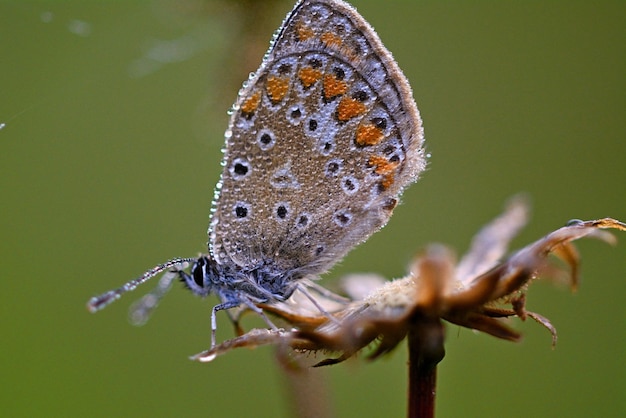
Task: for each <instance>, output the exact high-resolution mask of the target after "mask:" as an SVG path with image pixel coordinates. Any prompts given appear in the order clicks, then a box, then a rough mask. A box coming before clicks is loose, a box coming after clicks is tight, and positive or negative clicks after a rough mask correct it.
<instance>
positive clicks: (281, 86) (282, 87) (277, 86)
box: [265, 76, 289, 103]
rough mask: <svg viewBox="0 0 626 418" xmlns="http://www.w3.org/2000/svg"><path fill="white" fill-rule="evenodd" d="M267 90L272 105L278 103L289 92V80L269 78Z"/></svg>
mask: <svg viewBox="0 0 626 418" xmlns="http://www.w3.org/2000/svg"><path fill="white" fill-rule="evenodd" d="M265 88H266V90H267V95H268V96H269V98H270V100H271V101H272V103H278V102H280V101H281V100H282V99H283V98H284V97H285V95H286V94H287V90H289V78H288V77H275V76H270V77H268V78H267V84H266V86H265Z"/></svg>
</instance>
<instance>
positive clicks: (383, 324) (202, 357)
mask: <svg viewBox="0 0 626 418" xmlns="http://www.w3.org/2000/svg"><path fill="white" fill-rule="evenodd" d="M527 216H528V210H527V205H526V204H525V203H524V201H523V200H522V199H519V198H518V199H514V200H513V201H512V202H511V203H510V204H509V205H508V207H507V208H506V210H505V211H504V213H503V214H502V215H500V216H499V217H498V218H496V219H495V220H493V221H492V222H491V223H489V224H488V225H487V226H485V227H484V228H483V229H482V230H481V231H480V232H479V233H478V234H477V235H476V237H475V238H474V240H473V242H472V245H471V248H470V250H469V252H468V253H467V254H466V255H465V256H464V257H462V258H461V260H460V261H459V262H458V263H457V262H456V259H455V256H454V253H453V252H452V251H451V250H450V249H448V248H447V247H445V246H443V245H440V244H433V245H429V246H428V247H426V249H425V250H424V251H423V252H422V253H421V254H419V255H418V256H417V257H416V259H415V260H414V261H413V263H412V264H411V268H410V271H409V274H408V275H407V276H406V277H404V278H401V279H396V280H393V281H384V280H383V279H382V278H377V277H375V276H371V275H362V276H358V277H349V278H346V280H344V284H345V288H346V293H347V294H348V295H349V296H350V299H349V300H348V299H342V298H340V297H338V296H336V295H333V294H332V293H330V292H327V291H325V290H324V289H322V288H320V287H319V286H316V285H314V284H312V283H311V284H310V286H311V290H312V291H314V292H315V293H317V294H319V298H318V299H317V303H318V304H319V305H320V306H321V307H323V309H324V310H325V311H327V312H329V314H327V315H322V314H320V310H319V307H316V306H313V304H312V303H311V302H310V301H308V300H306V299H304V298H302V299H298V298H292V299H290V300H289V301H287V302H285V303H280V304H273V305H259V306H260V307H261V308H262V309H264V310H265V311H266V312H269V313H272V314H273V315H275V316H277V317H279V318H281V319H282V320H284V321H285V322H286V323H287V324H289V326H290V328H289V329H288V330H286V329H281V330H266V329H253V330H251V331H249V332H248V333H245V334H242V335H240V336H239V337H236V338H233V339H231V340H227V341H225V342H223V343H222V344H219V345H217V346H216V347H214V348H213V349H211V350H208V351H205V352H202V353H200V354H197V355H195V356H194V357H192V358H193V359H195V360H198V361H203V362H206V361H211V360H213V359H214V358H216V357H217V356H219V355H221V354H224V353H226V352H228V351H230V350H231V349H233V348H237V347H256V346H261V345H267V344H274V345H277V346H279V347H281V348H283V349H286V348H290V349H292V350H291V351H290V352H291V353H298V352H305V353H310V352H321V353H328V352H333V353H338V354H339V355H338V356H337V357H331V358H326V359H325V360H322V361H319V362H318V363H317V364H316V366H321V365H329V364H334V363H338V362H341V361H343V360H345V359H347V358H350V357H352V356H353V355H355V354H356V353H358V352H360V351H361V350H363V349H364V348H365V347H368V346H370V345H373V346H374V349H373V351H372V352H371V353H370V354H369V358H370V359H373V358H376V357H379V356H380V355H382V354H384V353H387V352H389V351H390V350H392V349H393V348H395V347H396V346H397V345H398V343H400V342H401V341H402V340H403V339H404V338H405V337H406V336H407V334H408V333H409V332H414V333H416V335H418V336H419V338H420V339H421V343H420V344H421V347H422V350H423V351H424V352H423V355H424V356H425V357H426V358H428V359H430V360H429V361H432V362H433V363H436V362H438V361H439V360H440V359H441V358H443V340H444V336H443V332H442V329H443V328H442V320H445V321H447V322H450V323H453V324H456V325H459V326H462V327H466V328H470V329H473V330H478V331H482V332H484V333H487V334H490V335H492V336H494V337H498V338H502V339H505V340H510V341H518V340H519V339H520V338H521V335H520V334H519V332H517V331H516V330H514V329H513V328H511V327H510V326H509V325H508V324H506V323H505V321H503V319H505V318H510V317H518V318H520V319H522V320H525V319H526V318H528V317H530V318H531V319H533V320H535V321H537V322H538V323H540V324H541V325H543V326H544V327H546V328H547V329H548V330H549V331H550V332H551V334H552V343H553V344H555V343H556V339H557V334H556V329H555V328H554V326H553V325H552V324H551V323H550V321H549V320H548V319H547V318H545V317H543V316H541V315H540V314H538V313H535V312H530V311H527V310H526V308H525V305H526V294H527V290H528V286H529V284H530V283H531V282H532V281H533V280H535V279H538V278H543V277H550V278H553V279H558V280H567V281H568V283H569V285H570V287H571V288H572V289H576V288H577V286H578V283H579V272H578V265H579V256H578V253H577V251H576V249H575V247H574V246H573V245H572V243H571V242H572V241H574V240H576V239H579V238H582V237H586V236H589V237H595V238H599V239H601V240H603V241H606V242H608V243H614V242H615V241H616V240H615V238H614V237H613V235H611V234H610V233H608V232H607V231H603V229H610V228H612V229H619V230H626V224H624V223H622V222H619V221H616V220H614V219H610V218H604V219H599V220H592V221H580V220H573V221H570V222H568V224H567V225H566V226H564V227H562V228H560V229H557V230H556V231H554V232H552V233H550V234H548V235H546V236H545V237H543V238H541V239H539V240H537V241H536V242H534V243H532V244H530V245H528V246H526V247H524V248H522V249H521V250H519V251H517V252H514V253H513V254H512V255H510V256H508V258H506V259H504V261H500V260H501V259H502V257H503V256H504V255H505V253H506V251H507V247H508V244H509V242H510V241H511V239H512V238H513V237H514V236H515V235H516V234H517V232H518V231H519V230H520V229H521V228H522V227H523V226H524V224H525V223H526V221H527ZM550 255H554V256H556V258H558V259H560V260H562V261H563V262H564V263H561V264H558V265H557V264H555V263H553V262H552V260H551V257H549V256H550ZM238 329H239V328H238ZM281 352H282V353H286V352H287V350H282V351H281ZM285 358H286V357H285Z"/></svg>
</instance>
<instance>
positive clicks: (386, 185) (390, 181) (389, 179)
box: [380, 173, 396, 189]
mask: <svg viewBox="0 0 626 418" xmlns="http://www.w3.org/2000/svg"><path fill="white" fill-rule="evenodd" d="M395 180H396V179H395V177H394V175H393V173H389V174H387V175H386V176H385V177H383V181H382V182H381V183H380V184H381V185H382V186H383V188H385V189H388V188H389V187H390V186H391V185H392V184H393V182H394V181H395Z"/></svg>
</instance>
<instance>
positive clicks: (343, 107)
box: [337, 97, 367, 122]
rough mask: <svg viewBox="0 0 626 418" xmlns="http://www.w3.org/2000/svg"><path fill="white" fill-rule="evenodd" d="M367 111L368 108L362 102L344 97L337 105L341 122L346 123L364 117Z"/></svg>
mask: <svg viewBox="0 0 626 418" xmlns="http://www.w3.org/2000/svg"><path fill="white" fill-rule="evenodd" d="M366 110H367V108H366V107H365V105H364V104H363V102H361V101H360V100H357V99H352V98H350V97H344V98H343V99H341V101H340V102H339V104H338V105H337V119H339V121H340V122H345V121H347V120H350V119H352V118H355V117H357V116H359V115H362V114H363V113H365V111H366Z"/></svg>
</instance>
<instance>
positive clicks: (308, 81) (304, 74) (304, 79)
mask: <svg viewBox="0 0 626 418" xmlns="http://www.w3.org/2000/svg"><path fill="white" fill-rule="evenodd" d="M298 78H299V79H300V82H301V83H302V85H303V86H304V87H305V88H308V87H311V86H312V85H313V84H314V83H315V82H316V81H317V80H319V79H320V78H322V72H321V71H320V70H317V69H315V68H312V67H302V68H301V69H300V71H298Z"/></svg>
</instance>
